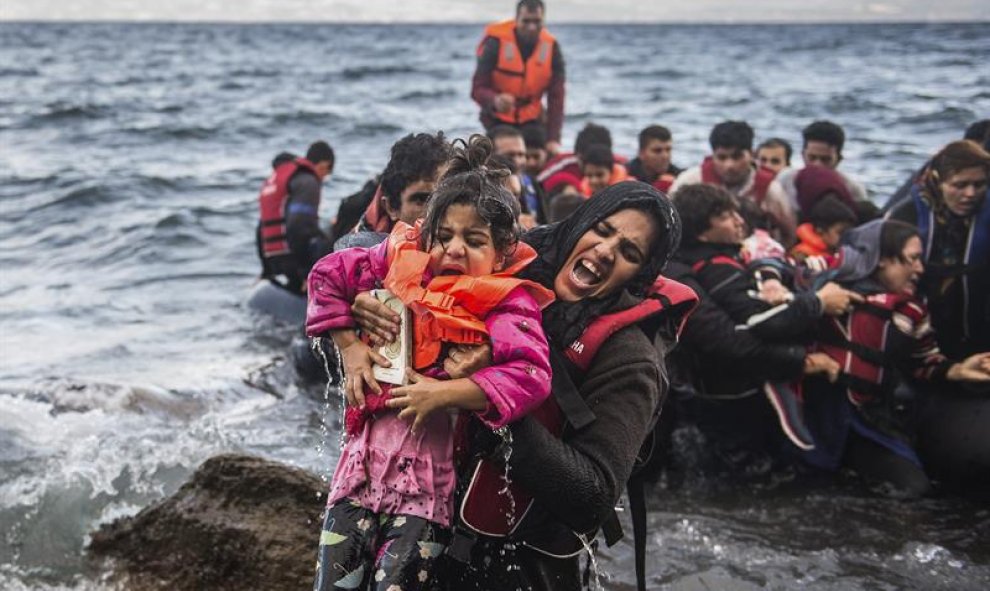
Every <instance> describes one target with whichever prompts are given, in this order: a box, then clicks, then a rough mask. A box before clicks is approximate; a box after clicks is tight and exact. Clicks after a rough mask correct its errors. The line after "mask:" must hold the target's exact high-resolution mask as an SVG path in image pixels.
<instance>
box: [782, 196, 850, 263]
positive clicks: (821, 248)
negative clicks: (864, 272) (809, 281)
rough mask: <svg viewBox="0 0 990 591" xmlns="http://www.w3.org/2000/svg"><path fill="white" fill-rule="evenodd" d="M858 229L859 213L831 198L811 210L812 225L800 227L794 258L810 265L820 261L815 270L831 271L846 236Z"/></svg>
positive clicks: (792, 252) (823, 200) (809, 217)
mask: <svg viewBox="0 0 990 591" xmlns="http://www.w3.org/2000/svg"><path fill="white" fill-rule="evenodd" d="M855 225H856V212H854V211H853V210H851V209H849V207H848V206H846V204H844V203H843V202H842V201H840V200H839V199H838V198H837V197H835V196H834V195H827V196H826V197H824V198H823V199H821V200H819V201H818V202H817V203H815V204H814V205H813V206H812V207H811V211H809V212H808V221H807V222H805V223H803V224H801V225H800V226H798V227H797V237H798V243H797V244H795V245H794V247H793V248H791V251H790V255H791V257H792V258H794V260H795V261H797V262H799V263H806V264H808V263H809V262H810V259H812V258H818V259H820V260H821V262H822V264H820V265H812V266H814V267H815V268H829V267H831V266H833V259H834V257H835V254H836V253H837V252H838V250H839V243H840V241H841V239H842V234H843V232H845V231H846V230H848V229H849V228H852V227H853V226H855Z"/></svg>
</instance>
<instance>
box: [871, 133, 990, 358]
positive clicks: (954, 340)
mask: <svg viewBox="0 0 990 591" xmlns="http://www.w3.org/2000/svg"><path fill="white" fill-rule="evenodd" d="M988 180H990V152H987V151H986V150H984V149H983V148H982V147H980V145H979V144H977V143H976V142H972V141H969V140H961V141H955V142H951V143H950V144H948V145H946V146H945V147H944V148H942V149H941V150H939V152H938V154H936V155H935V156H934V157H933V158H932V161H931V163H930V164H929V165H928V166H926V167H925V169H924V171H923V172H922V173H921V175H920V176H919V178H918V180H917V182H916V183H915V184H914V186H912V187H911V190H910V194H909V195H910V198H909V199H907V200H906V201H904V202H902V203H900V204H899V205H898V206H896V207H895V208H894V209H893V210H891V211H890V213H889V216H890V219H894V220H900V221H904V222H907V223H909V224H913V225H916V226H918V229H919V230H920V232H921V238H922V242H923V243H924V246H925V265H926V267H927V270H926V272H925V276H924V277H923V278H922V282H921V290H922V292H923V293H924V294H925V296H926V299H927V302H928V305H929V306H930V307H931V314H932V323H933V325H934V326H935V331H936V333H937V334H938V338H939V346H940V347H941V348H942V350H943V351H945V352H946V354H948V355H950V356H954V357H961V356H964V355H967V354H969V353H974V352H976V351H986V350H988V349H990V186H988Z"/></svg>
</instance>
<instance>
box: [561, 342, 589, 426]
mask: <svg viewBox="0 0 990 591" xmlns="http://www.w3.org/2000/svg"><path fill="white" fill-rule="evenodd" d="M550 369H551V370H553V376H552V377H551V386H550V391H551V392H552V395H553V397H554V400H556V401H557V406H559V407H560V412H561V413H562V414H563V415H564V418H565V419H566V420H567V423H568V424H569V425H570V426H571V427H572V428H573V429H581V428H583V427H585V426H587V425H589V424H590V423H591V422H592V421H594V420H595V413H594V412H593V411H592V410H591V408H590V407H589V406H588V403H587V402H585V401H584V398H581V393H580V392H578V389H577V386H575V385H574V380H573V379H572V378H571V376H572V375H574V374H572V372H574V373H577V372H578V370H577V368H576V367H575V366H574V364H572V363H571V362H569V361H567V359H565V358H564V356H563V355H561V354H560V353H558V352H557V350H556V349H555V348H554V347H553V346H551V347H550Z"/></svg>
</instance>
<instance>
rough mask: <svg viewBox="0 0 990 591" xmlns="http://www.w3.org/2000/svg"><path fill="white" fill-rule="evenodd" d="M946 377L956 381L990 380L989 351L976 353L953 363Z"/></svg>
mask: <svg viewBox="0 0 990 591" xmlns="http://www.w3.org/2000/svg"><path fill="white" fill-rule="evenodd" d="M946 377H947V378H948V379H950V380H953V381H958V382H990V352H987V353H976V354H975V355H970V356H969V357H967V358H966V359H964V360H963V361H960V362H959V363H954V364H953V365H952V367H950V368H949V372H948V374H946Z"/></svg>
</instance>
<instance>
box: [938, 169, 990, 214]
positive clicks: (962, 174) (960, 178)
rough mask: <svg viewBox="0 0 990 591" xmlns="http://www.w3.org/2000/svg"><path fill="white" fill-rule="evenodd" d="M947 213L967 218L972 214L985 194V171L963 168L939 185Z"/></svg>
mask: <svg viewBox="0 0 990 591" xmlns="http://www.w3.org/2000/svg"><path fill="white" fill-rule="evenodd" d="M939 188H940V189H941V190H942V197H943V198H944V199H945V205H946V207H948V208H949V211H951V212H952V213H954V214H956V215H958V216H960V217H967V216H970V215H972V214H973V212H975V211H976V210H977V208H979V206H980V204H981V203H982V202H983V199H984V197H985V196H986V194H987V169H985V168H983V167H981V166H974V167H972V168H964V169H962V170H960V171H959V172H957V173H955V174H951V175H949V178H947V179H945V180H944V181H942V182H941V183H939Z"/></svg>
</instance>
